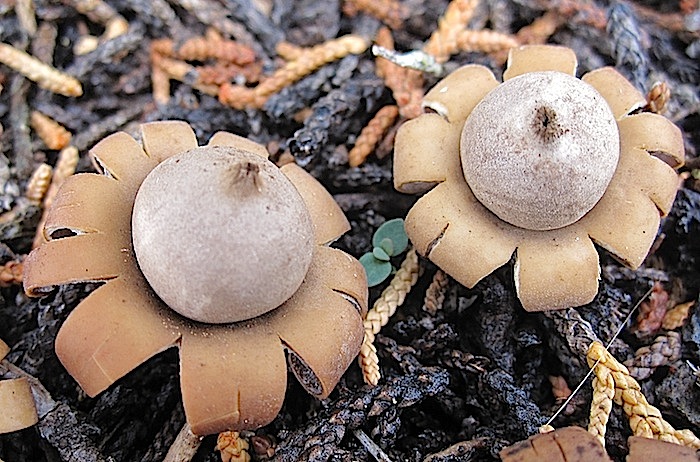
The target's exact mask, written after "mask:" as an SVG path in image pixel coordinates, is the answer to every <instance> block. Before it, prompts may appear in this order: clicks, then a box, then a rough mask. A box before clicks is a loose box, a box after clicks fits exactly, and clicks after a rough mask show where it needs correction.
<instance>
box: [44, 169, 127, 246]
mask: <svg viewBox="0 0 700 462" xmlns="http://www.w3.org/2000/svg"><path fill="white" fill-rule="evenodd" d="M130 226H131V203H130V201H129V198H128V197H125V194H124V190H123V188H122V187H121V186H120V184H119V182H118V181H117V180H115V179H114V178H109V177H106V176H104V175H96V174H94V173H79V174H77V175H73V176H70V177H68V178H67V179H66V181H65V183H63V185H62V186H61V188H60V189H59V191H58V194H57V195H56V198H55V199H54V202H53V204H52V206H51V208H50V209H49V210H48V212H47V216H46V223H45V224H44V230H45V235H46V239H47V240H51V239H52V237H51V236H52V235H53V234H54V233H55V232H57V231H59V230H73V231H76V232H85V233H91V232H102V233H123V232H128V230H129V227H130ZM127 241H128V239H127Z"/></svg>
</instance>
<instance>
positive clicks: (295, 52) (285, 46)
mask: <svg viewBox="0 0 700 462" xmlns="http://www.w3.org/2000/svg"><path fill="white" fill-rule="evenodd" d="M275 51H276V52H277V54H278V55H279V56H280V57H281V58H282V59H284V60H285V61H294V60H295V59H297V58H299V56H301V55H302V53H304V48H302V47H300V46H297V45H294V44H293V43H290V42H287V41H286V40H282V41H281V42H279V43H278V44H277V46H276V47H275Z"/></svg>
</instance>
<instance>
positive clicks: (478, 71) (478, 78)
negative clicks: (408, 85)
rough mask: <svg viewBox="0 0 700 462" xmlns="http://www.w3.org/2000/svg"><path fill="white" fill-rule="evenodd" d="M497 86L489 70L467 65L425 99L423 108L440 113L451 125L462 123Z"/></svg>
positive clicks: (454, 72)
mask: <svg viewBox="0 0 700 462" xmlns="http://www.w3.org/2000/svg"><path fill="white" fill-rule="evenodd" d="M497 85H498V81H497V80H496V77H494V75H493V72H491V71H490V70H489V69H488V68H486V67H484V66H481V65H477V64H468V65H466V66H463V67H460V68H459V69H457V70H456V71H453V72H451V73H450V74H449V75H448V76H447V77H445V78H444V79H442V80H440V81H439V82H438V83H437V84H436V85H435V86H434V87H433V88H432V89H431V90H430V91H429V92H428V93H427V94H426V95H425V97H424V98H423V108H427V109H431V110H433V111H435V112H437V113H438V114H439V115H441V116H442V117H445V118H446V119H447V121H448V122H451V123H456V124H462V123H464V120H465V119H466V118H467V116H468V115H469V113H470V112H472V109H474V106H476V105H477V104H478V103H479V101H481V98H483V97H484V96H485V95H486V94H487V93H488V92H490V91H491V90H493V89H494V88H495V87H496V86H497ZM455 94H456V95H459V96H457V97H455V96H454V95H455Z"/></svg>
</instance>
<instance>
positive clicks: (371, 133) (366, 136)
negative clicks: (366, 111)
mask: <svg viewBox="0 0 700 462" xmlns="http://www.w3.org/2000/svg"><path fill="white" fill-rule="evenodd" d="M398 116H399V108H398V107H396V106H393V105H392V106H384V107H383V108H381V109H380V110H379V111H377V113H376V114H375V116H374V117H373V118H372V120H370V121H369V122H368V123H367V125H366V126H365V127H364V128H363V129H362V131H361V132H360V135H359V136H358V137H357V141H355V146H353V148H352V149H351V150H350V152H349V153H348V163H349V164H350V166H351V167H357V166H359V165H361V164H362V163H363V162H364V161H365V159H366V158H367V157H368V156H369V155H370V154H371V153H372V151H374V148H375V146H377V143H378V142H379V140H380V139H381V138H382V136H384V134H385V133H386V131H387V130H388V129H389V128H390V127H391V126H392V125H393V124H394V122H395V121H396V118H397V117H398Z"/></svg>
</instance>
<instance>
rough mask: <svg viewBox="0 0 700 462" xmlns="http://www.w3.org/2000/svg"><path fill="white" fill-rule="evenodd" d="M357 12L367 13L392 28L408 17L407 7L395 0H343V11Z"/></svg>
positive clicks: (348, 12)
mask: <svg viewBox="0 0 700 462" xmlns="http://www.w3.org/2000/svg"><path fill="white" fill-rule="evenodd" d="M358 12H363V13H367V14H369V15H371V16H374V17H375V18H377V19H379V20H380V21H381V22H383V23H384V24H386V25H387V26H389V27H391V28H392V29H400V28H401V27H402V26H403V22H404V20H405V19H406V18H407V17H408V13H409V12H408V9H407V7H406V5H403V4H402V3H400V2H399V1H397V0H345V1H344V2H343V13H345V14H347V15H348V16H355V15H356V14H357V13H358Z"/></svg>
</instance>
